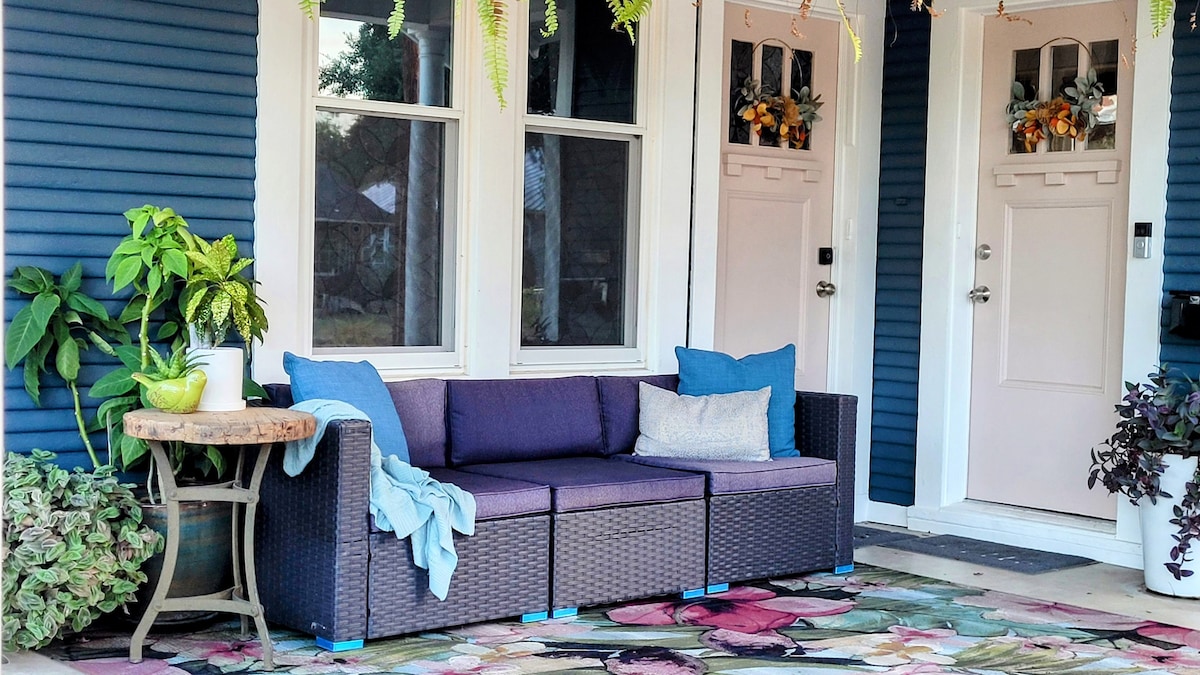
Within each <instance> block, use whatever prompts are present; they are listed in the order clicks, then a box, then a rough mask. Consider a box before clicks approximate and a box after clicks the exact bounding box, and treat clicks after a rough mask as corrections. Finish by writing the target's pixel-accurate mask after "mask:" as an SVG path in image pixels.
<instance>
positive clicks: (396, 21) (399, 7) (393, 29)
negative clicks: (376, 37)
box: [387, 0, 404, 40]
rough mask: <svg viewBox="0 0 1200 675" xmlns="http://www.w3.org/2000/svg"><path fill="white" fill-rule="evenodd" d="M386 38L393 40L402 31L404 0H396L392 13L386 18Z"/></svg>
mask: <svg viewBox="0 0 1200 675" xmlns="http://www.w3.org/2000/svg"><path fill="white" fill-rule="evenodd" d="M387 27H388V37H389V38H391V39H393V40H395V39H396V36H397V35H399V34H400V31H401V30H403V29H404V0H396V4H395V5H394V6H393V7H392V13H391V14H388V18H387Z"/></svg>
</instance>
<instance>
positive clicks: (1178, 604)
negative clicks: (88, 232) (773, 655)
mask: <svg viewBox="0 0 1200 675" xmlns="http://www.w3.org/2000/svg"><path fill="white" fill-rule="evenodd" d="M854 559H855V562H858V563H861V564H865V565H874V566H876V567H886V568H888V569H894V570H899V571H901V572H908V573H910V574H920V575H922V576H926V577H930V578H933V579H941V580H943V581H949V582H952V583H956V584H962V585H964V586H975V587H979V588H985V589H990V590H997V591H1004V592H1006V593H1013V594H1016V595H1023V596H1026V597H1031V598H1037V599H1039V600H1050V601H1053V602H1062V603H1067V604H1071V605H1078V606H1080V607H1086V608H1088V609H1095V610H1101V611H1105V612H1113V613H1115V614H1124V615H1127V616H1136V617H1143V618H1145V619H1148V620H1151V621H1158V622H1161V623H1166V624H1171V625H1176V626H1184V627H1187V628H1192V629H1194V630H1200V600H1184V599H1180V598H1169V597H1165V596H1161V595H1156V594H1154V593H1150V592H1148V591H1146V589H1145V587H1144V586H1143V585H1142V572H1141V570H1134V569H1129V568H1125V567H1116V566H1114V565H1105V564H1102V563H1099V564H1095V565H1086V566H1084V567H1074V568H1071V569H1065V570H1058V571H1054V572H1046V573H1044V574H1021V573H1018V572H1009V571H1005V570H999V569H995V568H992V567H984V566H982V565H975V564H971V563H964V562H959V561H957V560H948V559H946V558H935V557H932V556H927V555H923V554H920V553H909V552H907V551H898V550H894V549H887V548H882V547H880V546H869V547H866V548H861V549H859V550H857V551H855V553H854ZM5 657H6V659H7V661H6V662H5V663H4V664H3V671H4V673H5V674H6V675H74V674H76V673H78V672H79V671H77V670H75V669H74V668H71V667H70V666H69V665H67V664H65V663H60V662H57V661H52V660H50V659H49V658H46V657H44V656H41V655H39V654H37V653H33V652H18V653H15V654H5Z"/></svg>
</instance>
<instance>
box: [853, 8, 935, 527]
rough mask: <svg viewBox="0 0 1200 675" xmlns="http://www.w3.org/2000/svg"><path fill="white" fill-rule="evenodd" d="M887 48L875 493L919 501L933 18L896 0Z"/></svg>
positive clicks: (874, 424)
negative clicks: (915, 496)
mask: <svg viewBox="0 0 1200 675" xmlns="http://www.w3.org/2000/svg"><path fill="white" fill-rule="evenodd" d="M889 2H891V11H890V12H889V14H890V16H891V20H889V22H888V31H887V36H886V45H884V46H883V50H884V57H883V110H882V122H881V126H882V141H881V145H880V172H879V238H878V250H877V256H878V257H877V260H878V262H877V264H876V278H875V356H874V370H873V382H874V384H873V387H872V396H871V448H870V453H871V468H870V479H869V481H868V482H869V495H870V498H871V499H873V500H875V501H878V502H887V503H890V504H900V505H904V506H908V505H911V504H912V503H913V492H914V481H915V477H916V442H917V381H918V369H919V365H920V364H919V361H920V343H921V265H922V250H921V247H922V241H923V237H924V211H925V148H926V136H927V133H926V124H925V120H926V117H927V110H928V104H929V28H930V23H929V20H930V17H929V15H928V14H926V13H923V12H910V11H909V7H908V5H909V3H908V2H907V0H889Z"/></svg>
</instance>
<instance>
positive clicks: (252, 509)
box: [124, 407, 317, 670]
mask: <svg viewBox="0 0 1200 675" xmlns="http://www.w3.org/2000/svg"><path fill="white" fill-rule="evenodd" d="M124 419H125V433H126V434H128V435H130V436H133V437H134V438H141V439H144V440H146V441H148V442H149V445H150V453H151V457H152V458H153V459H154V463H155V465H156V467H157V470H158V477H159V481H160V483H161V486H162V495H163V498H164V499H165V500H166V504H167V542H166V549H165V551H164V553H165V555H164V560H163V567H162V575H161V576H160V577H159V579H158V586H157V587H156V588H155V589H154V595H153V596H152V598H151V599H150V604H149V606H148V607H147V608H146V613H145V615H143V616H142V620H141V621H140V622H138V626H137V630H135V631H134V633H133V639H132V642H131V643H130V645H129V660H130V662H132V663H141V661H142V642H143V641H144V640H145V639H146V635H147V633H149V632H150V627H151V626H152V625H154V620H155V619H156V618H157V617H158V614H159V613H160V612H178V611H197V610H198V611H206V612H231V613H235V614H240V615H241V623H242V636H243V637H246V636H248V635H249V622H248V617H253V618H254V626H255V628H256V629H257V630H258V636H259V639H260V640H261V641H262V653H263V666H264V667H266V668H267V669H268V670H272V669H274V667H275V664H274V652H273V650H272V648H271V634H270V633H269V632H268V631H267V621H266V618H265V617H264V616H263V608H262V604H261V603H260V602H259V599H258V577H257V575H256V574H255V570H254V517H255V515H256V514H257V513H258V489H259V486H260V485H261V483H262V477H263V472H264V471H265V470H266V468H267V457H268V456H270V454H271V447H272V446H273V445H274V444H275V443H279V442H284V441H294V440H299V439H301V438H308V437H309V436H312V435H313V433H314V432H315V431H316V426H317V422H316V418H314V417H313V416H312V415H309V414H308V413H302V412H296V411H293V410H285V409H283V408H260V407H250V408H246V409H245V410H238V411H235V412H194V413H189V414H186V415H180V414H176V413H167V412H163V411H161V410H134V411H132V412H128V413H125V418H124ZM164 441H182V442H184V443H194V444H196V445H233V446H239V447H238V455H237V465H236V468H235V470H234V477H233V480H232V481H231V482H230V483H227V484H221V485H216V486H197V487H180V486H178V485H177V484H176V483H175V476H174V475H173V474H172V473H171V464H170V462H169V460H168V458H167V453H166V451H165V450H163V446H162V444H163V442H164ZM255 445H257V446H259V452H258V459H257V460H256V461H255V464H254V471H253V473H252V474H251V476H250V483H249V485H243V483H244V475H243V468H244V464H245V456H246V448H245V446H255ZM193 501H217V502H232V503H233V587H232V588H229V589H226V590H224V591H219V592H217V593H212V594H209V595H200V596H190V597H175V598H168V597H167V592H168V591H169V590H170V588H171V579H172V577H174V575H175V566H176V565H177V564H178V562H179V560H178V556H179V504H180V502H193ZM239 504H241V505H244V507H245V511H244V514H243V515H244V517H243V518H242V519H241V525H242V526H241V530H242V533H241V534H242V547H241V555H240V556H239V548H238V529H239V528H238V522H239V519H238V505H239ZM243 562H244V566H245V582H244V583H243V580H242V567H243V565H242V563H243Z"/></svg>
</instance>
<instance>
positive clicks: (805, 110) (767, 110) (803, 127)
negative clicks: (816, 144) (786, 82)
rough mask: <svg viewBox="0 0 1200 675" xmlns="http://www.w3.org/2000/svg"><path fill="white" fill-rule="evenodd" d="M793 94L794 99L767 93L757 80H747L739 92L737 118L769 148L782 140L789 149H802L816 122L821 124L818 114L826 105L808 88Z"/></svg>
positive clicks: (818, 95)
mask: <svg viewBox="0 0 1200 675" xmlns="http://www.w3.org/2000/svg"><path fill="white" fill-rule="evenodd" d="M793 93H794V94H795V96H778V95H775V94H770V93H764V92H763V91H762V88H761V86H760V85H759V83H758V81H757V80H746V82H745V84H744V85H742V89H741V93H740V97H741V98H740V100H741V102H742V105H741V107H740V108H738V115H740V116H741V118H742V119H743V120H745V121H746V122H748V123H749V124H750V130H751V131H753V132H754V133H755V134H756V135H757V136H758V137H759V138H761V139H763V141H764V142H765V143H766V144H767V145H775V144H777V143H779V141H780V140H781V139H782V140H785V141H786V142H787V145H788V147H789V148H792V149H794V150H800V149H803V148H804V145H805V143H807V142H808V136H809V134H811V133H812V127H813V123H814V122H819V121H821V116H820V115H818V114H817V111H818V110H820V108H821V106H823V105H825V103H824V101H822V100H821V95H820V94H817V95H816V96H813V95H812V92H811V91H810V90H809V88H808V87H801V88H800V89H799V90H798V91H795V92H793Z"/></svg>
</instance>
